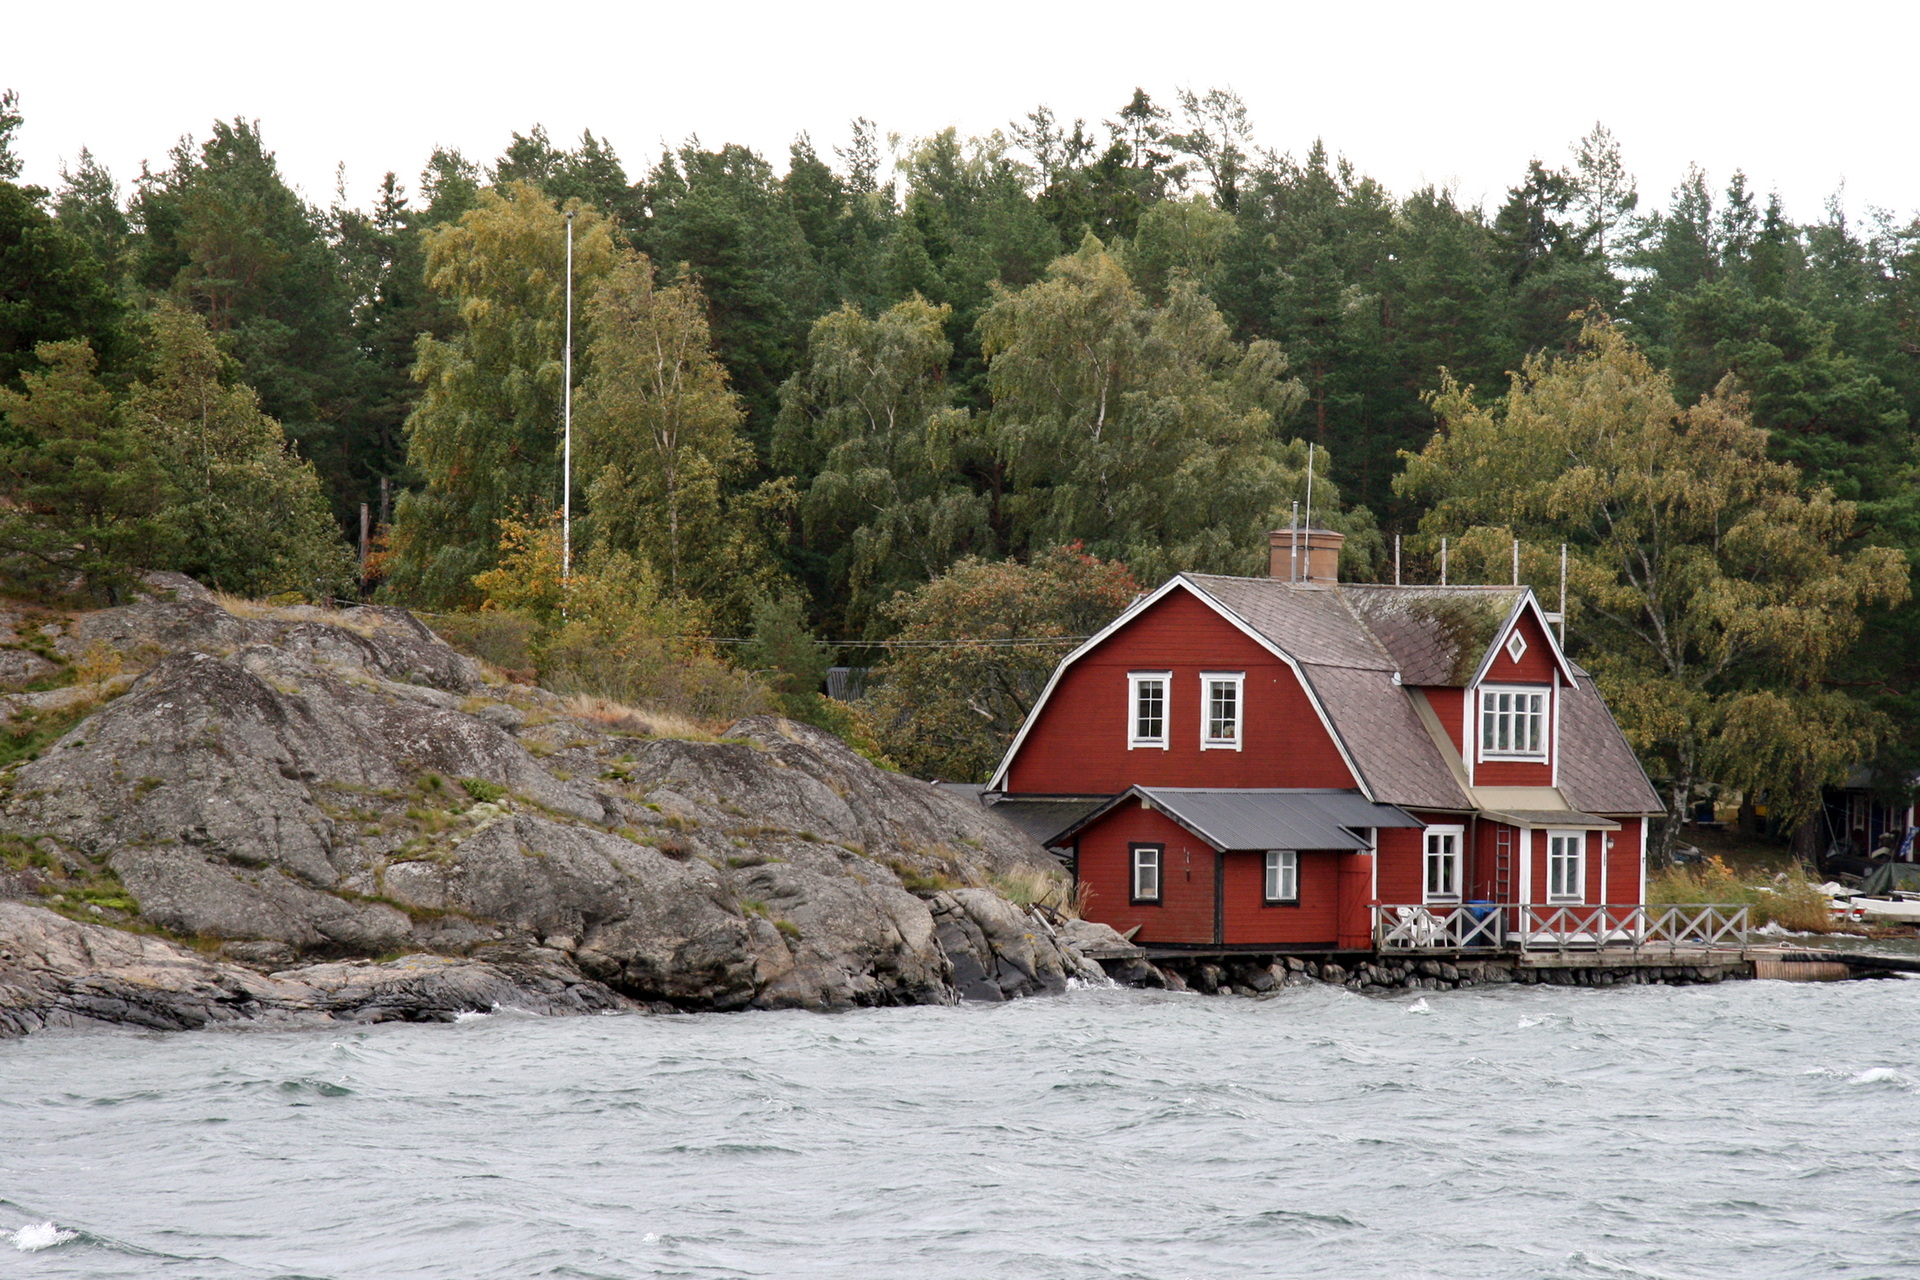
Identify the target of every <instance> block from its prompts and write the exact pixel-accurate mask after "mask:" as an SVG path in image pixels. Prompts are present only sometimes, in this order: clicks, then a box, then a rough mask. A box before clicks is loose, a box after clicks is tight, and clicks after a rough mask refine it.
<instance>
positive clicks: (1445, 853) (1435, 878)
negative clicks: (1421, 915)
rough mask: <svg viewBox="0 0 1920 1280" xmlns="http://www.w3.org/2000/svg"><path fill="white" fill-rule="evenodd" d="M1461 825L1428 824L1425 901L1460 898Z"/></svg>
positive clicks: (1455, 900)
mask: <svg viewBox="0 0 1920 1280" xmlns="http://www.w3.org/2000/svg"><path fill="white" fill-rule="evenodd" d="M1464 831H1465V828H1462V827H1428V828H1427V859H1426V863H1427V865H1426V871H1427V882H1426V892H1425V895H1424V897H1423V899H1422V900H1423V901H1425V902H1458V901H1460V837H1461V836H1462V834H1464Z"/></svg>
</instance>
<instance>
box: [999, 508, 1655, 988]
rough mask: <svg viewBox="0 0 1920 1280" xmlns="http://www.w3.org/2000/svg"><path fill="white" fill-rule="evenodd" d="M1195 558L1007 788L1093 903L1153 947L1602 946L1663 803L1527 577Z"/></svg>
mask: <svg viewBox="0 0 1920 1280" xmlns="http://www.w3.org/2000/svg"><path fill="white" fill-rule="evenodd" d="M1271 543H1272V546H1271V564H1272V568H1273V573H1272V574H1271V575H1270V576H1269V577H1266V578H1231V577H1219V576H1213V575H1207V574H1180V575H1177V576H1175V577H1174V578H1172V579H1170V580H1168V581H1167V582H1166V583H1164V584H1162V585H1161V586H1160V587H1159V588H1158V589H1157V590H1155V591H1153V592H1151V593H1149V594H1147V595H1145V596H1143V597H1141V598H1140V599H1139V600H1138V601H1136V602H1135V603H1134V604H1133V605H1132V606H1131V607H1130V608H1128V609H1127V610H1126V611H1125V612H1124V613H1123V614H1121V616H1120V617H1118V618H1116V619H1115V620H1114V621H1113V623H1112V624H1111V625H1109V626H1108V627H1106V628H1105V629H1104V630H1102V631H1101V632H1100V633H1099V634H1098V635H1096V636H1094V637H1092V638H1091V639H1089V640H1088V641H1087V642H1086V643H1084V644H1083V645H1081V646H1080V647H1079V648H1078V649H1076V650H1075V651H1074V652H1073V653H1072V654H1070V655H1068V656H1067V657H1066V658H1065V659H1064V660H1063V661H1062V662H1061V663H1060V665H1059V667H1058V668H1057V669H1056V670H1055V671H1054V673H1053V675H1052V678H1051V679H1050V680H1049V682H1048V683H1047V686H1046V688H1045V690H1044V692H1043V693H1042V695H1041V697H1040V699H1039V701H1038V702H1037V703H1036V705H1035V706H1034V709H1033V711H1032V713H1031V714H1030V715H1029V716H1028V718H1027V720H1026V722H1025V723H1024V724H1023V725H1022V727H1021V729H1020V731H1019V734H1018V736H1017V737H1016V738H1015V739H1014V741H1013V743H1012V745H1011V747H1010V748H1009V749H1008V751H1007V753H1006V756H1005V758H1004V759H1003V760H1002V762H1001V764H1000V766H999V768H998V769H997V770H996V771H995V773H994V775H993V778H992V780H991V781H990V782H989V783H988V787H987V798H988V800H989V802H990V803H992V804H993V805H994V807H995V809H996V811H997V812H1000V813H1002V814H1004V815H1006V816H1008V817H1010V818H1013V819H1014V820H1016V821H1019V822H1021V823H1022V825H1024V826H1026V827H1027V829H1028V830H1029V831H1031V832H1033V833H1034V834H1035V835H1036V836H1037V837H1038V838H1039V839H1041V841H1042V842H1043V843H1045V844H1047V845H1049V846H1051V847H1054V848H1055V849H1056V850H1057V851H1059V852H1060V853H1061V854H1062V855H1063V856H1064V857H1065V858H1066V859H1067V860H1068V862H1069V865H1070V866H1071V867H1072V868H1073V871H1074V875H1075V877H1076V879H1077V881H1078V884H1079V886H1080V889H1081V894H1082V899H1083V904H1084V905H1083V911H1084V912H1085V914H1086V915H1087V916H1088V918H1089V919H1093V920H1098V921H1102V922H1104V923H1107V924H1110V925H1112V926H1113V927H1114V928H1116V929H1119V930H1121V931H1122V932H1125V933H1127V934H1129V936H1130V937H1131V938H1132V939H1133V940H1134V941H1135V942H1136V943H1138V944H1141V945H1145V946H1152V947H1158V948H1191V949H1210V950H1220V949H1229V950H1231V949H1247V950H1255V949H1262V950H1276V951H1279V950H1300V951H1330V950H1362V949H1365V950H1372V949H1384V948H1387V947H1392V946H1396V945H1399V946H1410V947H1414V948H1417V949H1428V950H1431V949H1443V948H1457V949H1471V948H1483V947H1490V946H1493V947H1497V946H1502V945H1505V944H1506V943H1507V942H1508V941H1509V940H1511V939H1514V938H1520V939H1522V940H1524V938H1525V936H1526V935H1527V934H1528V933H1529V932H1533V931H1539V930H1542V929H1545V930H1554V929H1558V930H1560V931H1561V933H1562V934H1563V935H1564V934H1566V933H1567V932H1568V930H1569V929H1571V930H1573V931H1574V932H1579V931H1584V936H1586V937H1588V938H1589V939H1591V940H1593V941H1596V942H1597V941H1604V940H1605V939H1606V938H1607V937H1608V936H1609V935H1610V933H1611V932H1613V931H1614V930H1616V929H1626V928H1629V927H1632V926H1631V922H1632V921H1633V920H1635V919H1637V918H1638V908H1639V907H1640V905H1641V904H1642V903H1643V902H1644V898H1645V885H1646V840H1647V822H1648V819H1649V818H1650V817H1651V816H1653V815H1655V814H1657V813H1659V812H1660V811H1661V804H1660V801H1659V799H1658V797H1657V796H1656V794H1655V792H1654V790H1653V787H1652V786H1651V785H1650V784H1649V783H1648V781H1647V777H1646V775H1645V773H1644V772H1643V771H1642V770H1641V768H1640V765H1639V763H1638V762H1637V761H1636V760H1635V758H1634V755H1633V752H1632V750H1631V749H1630V748H1629V747H1628V745H1627V742H1626V740H1625V738H1624V737H1623V736H1622V734H1621V732H1620V729H1619V727H1618V725H1617V724H1616V723H1615V722H1614V719H1613V716H1612V714H1611V713H1610V712H1609V711H1608V709H1607V706H1606V704H1605V702H1604V701H1603V700H1602V699H1601V697H1600V694H1599V693H1598V691H1597V690H1596V689H1595V688H1594V684H1593V681H1592V679H1591V678H1590V677H1589V676H1588V675H1587V673H1586V672H1585V671H1583V670H1581V669H1580V668H1579V667H1578V666H1576V665H1575V664H1574V663H1572V662H1571V661H1569V660H1568V658H1567V656H1566V654H1565V653H1563V652H1562V650H1561V646H1560V643H1559V640H1558V638H1557V636H1556V635H1555V632H1554V628H1553V626H1552V619H1550V617H1549V615H1548V614H1547V613H1546V612H1544V611H1543V609H1542V608H1541V605H1540V602H1539V601H1538V600H1537V599H1536V598H1535V596H1534V593H1533V591H1532V590H1531V589H1530V588H1528V587H1525V586H1457V585H1456V586H1384V585H1374V584H1361V583H1345V582H1341V581H1339V580H1338V575H1337V570H1336V566H1337V564H1338V557H1339V549H1340V543H1341V535H1340V534H1338V533H1334V532H1330V531H1327V530H1318V529H1316V530H1312V531H1310V533H1309V534H1307V537H1306V545H1305V548H1304V554H1303V553H1302V551H1301V550H1296V541H1295V539H1294V537H1293V535H1290V534H1289V533H1287V532H1284V531H1283V532H1281V533H1276V534H1274V535H1272V539H1271Z"/></svg>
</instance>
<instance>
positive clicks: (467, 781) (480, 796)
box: [460, 778, 507, 804]
mask: <svg viewBox="0 0 1920 1280" xmlns="http://www.w3.org/2000/svg"><path fill="white" fill-rule="evenodd" d="M460 785H461V786H463V787H465V788H466V789H467V794H468V795H470V796H472V797H473V798H474V799H475V800H478V801H480V802H481V803H482V804H489V803H491V802H493V801H495V800H498V799H499V798H500V797H501V796H504V795H506V794H507V789H506V788H505V787H503V786H501V785H500V784H499V783H497V782H488V781H487V780H486V779H485V778H462V779H460Z"/></svg>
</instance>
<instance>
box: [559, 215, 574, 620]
mask: <svg viewBox="0 0 1920 1280" xmlns="http://www.w3.org/2000/svg"><path fill="white" fill-rule="evenodd" d="M566 366H567V368H566V387H565V389H564V392H563V395H562V399H561V405H562V408H561V419H562V421H563V423H564V425H565V433H566V443H565V445H564V447H563V449H562V453H561V458H562V460H561V464H560V590H561V592H562V597H563V598H564V595H565V592H566V589H567V583H568V582H569V580H571V579H572V577H573V210H571V209H569V210H567V355H566Z"/></svg>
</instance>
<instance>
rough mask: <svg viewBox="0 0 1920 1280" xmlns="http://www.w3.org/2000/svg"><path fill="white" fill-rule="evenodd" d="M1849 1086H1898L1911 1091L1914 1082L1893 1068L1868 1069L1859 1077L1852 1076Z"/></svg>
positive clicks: (1849, 1079) (1848, 1080) (1848, 1081)
mask: <svg viewBox="0 0 1920 1280" xmlns="http://www.w3.org/2000/svg"><path fill="white" fill-rule="evenodd" d="M1847 1083H1848V1084H1897V1085H1899V1086H1900V1087H1901V1088H1903V1089H1911V1088H1912V1087H1913V1081H1911V1080H1909V1079H1907V1078H1906V1077H1905V1076H1903V1075H1901V1074H1900V1073H1899V1072H1898V1071H1895V1070H1894V1069H1893V1068H1892V1067H1868V1068H1867V1069H1866V1070H1865V1071H1862V1072H1860V1073H1859V1074H1858V1075H1854V1076H1850V1077H1849V1078H1848V1079H1847Z"/></svg>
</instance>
